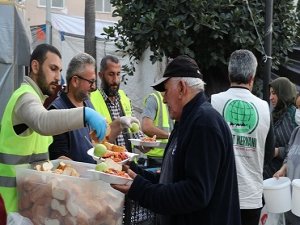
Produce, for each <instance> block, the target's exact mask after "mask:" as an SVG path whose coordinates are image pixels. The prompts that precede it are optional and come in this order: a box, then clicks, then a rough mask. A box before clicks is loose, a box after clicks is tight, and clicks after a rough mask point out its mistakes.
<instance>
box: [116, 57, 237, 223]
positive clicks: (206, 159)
mask: <svg viewBox="0 0 300 225" xmlns="http://www.w3.org/2000/svg"><path fill="white" fill-rule="evenodd" d="M153 87H154V89H156V90H158V91H161V92H162V91H164V92H165V95H164V102H165V103H166V104H167V106H168V109H169V112H170V116H171V118H172V119H174V120H175V121H176V124H175V127H174V129H173V131H172V133H171V135H170V138H169V141H168V144H167V146H166V150H165V153H164V158H163V163H162V169H161V174H153V173H149V172H147V171H145V170H142V169H141V168H139V167H137V166H136V165H135V164H134V163H131V164H130V169H128V170H127V172H128V174H129V175H130V176H131V177H132V178H133V182H132V183H131V184H129V185H115V184H113V185H112V186H113V187H114V188H115V189H117V190H119V191H121V192H123V193H125V194H127V195H128V197H129V198H130V199H133V200H135V201H138V202H139V204H140V205H141V206H143V207H145V208H148V209H150V210H152V211H154V212H156V213H157V214H158V220H159V222H160V223H159V224H160V225H176V224H178V225H196V224H205V225H239V224H240V208H239V207H240V206H239V197H238V186H237V176H236V169H235V162H234V154H233V144H232V136H231V132H230V129H229V127H228V125H227V124H226V122H225V121H224V119H223V118H222V116H221V115H220V114H219V113H218V112H217V111H216V110H215V109H213V107H212V106H211V104H210V103H208V102H207V100H206V97H205V94H204V82H203V80H202V75H201V73H200V71H199V68H198V65H197V64H196V62H195V61H194V60H193V59H191V58H189V57H187V56H178V57H177V58H175V59H174V60H173V61H171V62H170V63H169V64H168V66H167V68H166V70H165V72H164V75H163V78H162V79H160V80H159V81H158V82H156V83H155V84H154V85H153Z"/></svg>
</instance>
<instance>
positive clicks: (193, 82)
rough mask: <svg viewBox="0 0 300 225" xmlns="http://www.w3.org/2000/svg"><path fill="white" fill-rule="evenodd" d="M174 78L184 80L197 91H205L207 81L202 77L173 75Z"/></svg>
mask: <svg viewBox="0 0 300 225" xmlns="http://www.w3.org/2000/svg"><path fill="white" fill-rule="evenodd" d="M172 80H175V81H180V80H181V81H184V82H185V83H186V84H187V86H189V87H190V88H192V89H193V90H195V91H196V92H204V90H205V88H204V85H205V82H204V81H203V80H202V79H200V78H195V77H173V78H172Z"/></svg>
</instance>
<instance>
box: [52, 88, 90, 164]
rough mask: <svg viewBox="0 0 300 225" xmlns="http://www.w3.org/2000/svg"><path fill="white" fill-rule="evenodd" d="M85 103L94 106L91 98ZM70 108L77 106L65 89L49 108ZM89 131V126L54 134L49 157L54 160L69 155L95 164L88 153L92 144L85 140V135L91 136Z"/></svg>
mask: <svg viewBox="0 0 300 225" xmlns="http://www.w3.org/2000/svg"><path fill="white" fill-rule="evenodd" d="M84 105H85V106H88V107H90V108H93V106H92V103H91V102H90V101H89V100H86V101H85V102H84ZM70 108H75V106H74V105H73V104H72V102H71V101H70V100H69V98H68V96H67V95H66V93H65V92H63V91H62V92H60V94H59V96H58V97H57V98H56V99H55V100H54V101H53V102H52V103H51V105H50V106H49V109H70ZM89 132H90V129H89V127H84V128H81V129H77V130H72V131H69V132H66V133H63V134H59V135H55V136H53V143H52V144H51V145H50V146H49V158H50V159H51V160H52V159H57V158H58V157H60V156H67V157H69V158H71V159H72V160H74V161H78V162H85V163H94V164H95V163H96V161H95V160H94V159H93V158H92V157H91V156H90V155H88V154H87V151H88V150H89V149H90V148H92V146H91V145H90V144H89V143H88V142H87V141H86V140H85V138H84V136H86V137H87V138H90V135H89Z"/></svg>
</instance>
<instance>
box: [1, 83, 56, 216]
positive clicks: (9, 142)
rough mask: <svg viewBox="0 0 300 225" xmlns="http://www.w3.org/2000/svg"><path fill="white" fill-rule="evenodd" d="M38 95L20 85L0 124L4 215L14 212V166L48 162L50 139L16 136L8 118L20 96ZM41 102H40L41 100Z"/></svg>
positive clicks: (26, 85) (15, 207) (15, 205)
mask: <svg viewBox="0 0 300 225" xmlns="http://www.w3.org/2000/svg"><path fill="white" fill-rule="evenodd" d="M28 92H29V93H32V94H35V95H36V96H38V94H37V93H36V92H35V90H34V89H33V88H32V87H31V86H30V85H28V84H22V85H21V87H20V88H18V89H17V90H16V91H15V92H14V93H13V95H12V96H11V98H10V99H9V101H8V103H7V105H6V108H5V111H4V114H3V117H2V121H1V131H0V193H1V195H2V197H3V199H4V203H5V208H6V211H7V212H15V211H18V207H17V203H18V200H17V191H16V169H15V166H16V165H21V164H28V163H30V162H33V161H38V160H44V159H48V146H49V145H50V144H51V142H52V137H51V136H42V135H40V134H38V133H36V132H34V131H33V132H32V134H30V135H28V136H20V135H17V134H16V133H15V131H14V128H13V121H12V119H13V118H12V115H13V110H14V107H15V104H16V102H17V100H18V99H19V97H20V96H21V95H23V94H24V93H28ZM41 101H42V100H41Z"/></svg>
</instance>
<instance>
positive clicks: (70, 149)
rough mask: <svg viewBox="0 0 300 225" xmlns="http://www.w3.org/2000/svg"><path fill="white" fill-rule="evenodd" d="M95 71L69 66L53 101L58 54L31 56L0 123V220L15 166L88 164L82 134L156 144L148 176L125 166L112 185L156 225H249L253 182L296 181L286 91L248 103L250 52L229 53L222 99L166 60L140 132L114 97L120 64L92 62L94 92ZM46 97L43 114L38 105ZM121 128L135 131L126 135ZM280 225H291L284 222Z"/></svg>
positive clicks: (257, 196) (13, 197)
mask: <svg viewBox="0 0 300 225" xmlns="http://www.w3.org/2000/svg"><path fill="white" fill-rule="evenodd" d="M95 67H96V62H95V59H94V58H93V57H92V56H90V55H89V54H86V53H79V54H77V55H75V56H74V57H73V58H72V59H71V61H70V63H69V65H68V68H67V69H66V86H64V87H63V88H62V89H61V90H60V91H59V92H58V93H57V94H56V89H57V87H58V85H59V81H60V77H61V74H60V73H61V70H62V62H61V54H60V52H59V51H58V50H57V49H56V48H55V47H54V46H51V45H48V44H41V45H39V46H37V47H36V48H35V50H34V51H33V52H32V55H31V58H30V73H29V75H28V76H25V79H24V82H23V83H22V84H21V86H20V87H19V88H18V89H17V90H16V91H14V93H13V94H12V96H11V98H10V99H9V101H8V103H7V105H6V107H5V110H4V114H3V118H2V121H1V130H0V194H1V195H0V209H2V210H0V220H1V221H5V220H6V213H10V212H17V211H18V205H17V203H18V200H17V191H16V185H17V184H16V169H15V166H16V165H20V164H29V163H32V162H36V161H40V160H47V159H58V158H59V159H65V160H75V161H80V162H86V163H93V164H95V163H96V161H95V160H94V159H93V158H92V157H91V156H89V155H88V154H87V151H88V150H89V149H90V148H92V147H93V146H92V145H91V142H92V139H91V136H90V134H91V133H92V132H95V134H96V137H97V139H98V140H99V141H101V140H104V139H106V140H107V141H109V142H111V143H114V144H116V145H120V146H125V147H126V149H127V150H128V151H132V150H133V149H132V148H133V146H132V144H131V143H130V141H129V139H130V138H132V137H133V138H138V139H140V138H142V137H144V136H145V135H146V136H149V137H152V136H154V135H155V136H156V137H157V139H158V140H160V141H161V143H162V144H161V145H160V147H157V148H151V149H148V150H150V151H148V153H147V154H146V155H147V160H148V163H149V166H152V167H159V168H160V169H161V170H160V172H159V173H153V172H151V171H149V170H147V169H145V168H144V167H141V166H140V165H138V164H137V163H136V162H135V161H131V162H129V163H128V164H127V165H125V166H124V170H126V172H127V173H128V174H129V176H130V177H131V178H132V179H133V182H132V183H131V184H126V185H117V184H112V187H113V188H115V189H116V190H118V191H120V192H122V193H124V194H126V195H127V196H128V197H129V198H130V199H132V200H135V201H137V202H138V203H139V204H140V205H141V206H143V207H145V208H147V209H149V210H151V211H153V212H155V213H156V214H157V221H156V224H157V225H176V224H178V225H184V224H186V225H188V224H191V225H195V224H206V225H258V224H259V218H260V215H261V209H262V207H263V180H264V179H267V178H270V177H280V176H288V177H289V178H290V179H295V178H300V177H298V174H299V172H298V171H299V168H298V167H297V165H298V164H299V162H300V157H298V155H299V153H298V152H299V151H298V148H299V146H300V138H299V137H300V136H299V135H300V130H299V127H298V125H299V124H300V110H298V108H299V106H300V98H299V96H298V95H297V89H296V86H295V84H293V83H292V82H291V81H290V80H289V79H288V78H285V77H280V78H277V79H275V80H273V81H272V82H271V83H270V84H269V88H270V104H271V107H270V106H269V104H268V103H267V102H266V101H264V100H262V99H260V98H258V97H256V96H255V95H253V94H252V93H251V91H252V88H253V84H254V80H255V75H256V70H257V59H256V57H255V56H254V54H253V53H252V52H251V51H248V50H244V49H241V50H236V51H234V52H233V53H232V54H231V56H230V58H229V62H228V78H229V80H230V88H229V89H228V90H227V91H224V92H221V93H216V94H213V95H212V96H211V97H210V98H207V97H206V95H205V83H204V81H203V75H202V74H201V72H200V69H199V67H198V65H197V63H196V62H195V60H194V59H192V58H190V57H188V56H185V55H180V56H178V57H176V58H174V59H173V60H171V61H170V62H169V63H168V65H167V67H166V69H165V71H164V73H163V75H162V78H161V79H159V80H158V81H156V82H155V83H154V84H152V85H151V86H152V87H153V89H154V91H153V92H152V93H150V94H149V96H145V100H144V109H143V114H142V118H141V121H139V120H138V119H137V118H136V117H135V115H134V111H133V107H132V102H131V100H130V98H129V97H128V96H127V94H126V93H125V92H124V91H123V90H121V89H120V83H121V77H120V76H121V75H120V74H121V64H120V61H119V59H118V58H117V57H114V56H111V55H107V56H105V57H104V58H103V59H102V60H101V63H100V71H99V73H98V76H99V79H100V81H101V84H100V85H99V87H97V74H96V72H95ZM53 95H57V96H56V98H54V99H53V101H52V102H50V103H49V105H47V107H46V108H45V106H44V105H43V103H44V101H45V99H46V98H47V96H53ZM132 123H138V124H139V125H140V126H141V131H139V132H137V133H132V132H131V131H130V129H129V128H130V127H131V124H132ZM108 130H109V132H108ZM298 133H299V134H298ZM138 148H140V150H141V151H142V150H143V151H144V150H145V149H144V148H143V147H138ZM2 200H3V201H2ZM99 204H101V203H99ZM78 207H80V206H78ZM286 222H287V224H288V225H295V224H299V222H300V218H299V217H297V216H295V215H293V214H292V213H291V212H288V213H287V214H286ZM0 224H1V223H0ZM1 225H2V224H1Z"/></svg>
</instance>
